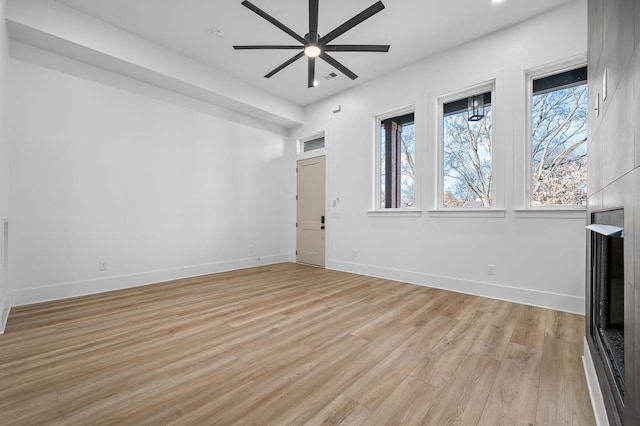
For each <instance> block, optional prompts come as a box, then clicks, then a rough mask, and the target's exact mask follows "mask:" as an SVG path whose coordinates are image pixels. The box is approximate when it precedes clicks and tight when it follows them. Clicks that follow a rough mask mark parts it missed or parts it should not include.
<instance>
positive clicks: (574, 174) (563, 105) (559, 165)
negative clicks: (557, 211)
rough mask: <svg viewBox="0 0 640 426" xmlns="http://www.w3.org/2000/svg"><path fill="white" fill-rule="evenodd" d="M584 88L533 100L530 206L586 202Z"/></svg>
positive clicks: (548, 94)
mask: <svg viewBox="0 0 640 426" xmlns="http://www.w3.org/2000/svg"><path fill="white" fill-rule="evenodd" d="M587 106H588V101H587V85H586V84H583V85H580V86H574V87H570V88H564V89H559V90H555V91H550V92H546V93H542V94H536V95H534V96H533V105H532V144H531V149H532V152H531V153H532V157H531V158H532V163H531V204H532V205H533V206H565V205H584V204H585V203H586V199H587Z"/></svg>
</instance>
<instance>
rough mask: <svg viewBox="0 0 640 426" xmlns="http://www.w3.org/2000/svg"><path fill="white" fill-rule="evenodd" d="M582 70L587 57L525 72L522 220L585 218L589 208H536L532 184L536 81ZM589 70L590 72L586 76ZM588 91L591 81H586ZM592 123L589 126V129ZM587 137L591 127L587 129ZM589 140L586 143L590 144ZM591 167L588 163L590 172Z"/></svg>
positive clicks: (518, 212)
mask: <svg viewBox="0 0 640 426" xmlns="http://www.w3.org/2000/svg"><path fill="white" fill-rule="evenodd" d="M582 67H588V64H587V59H586V58H585V57H584V56H579V57H576V58H572V59H569V60H567V61H562V62H559V63H553V64H547V65H544V66H541V67H536V68H531V69H529V70H526V71H525V73H524V76H525V117H524V120H525V126H524V127H525V135H524V137H525V139H524V140H525V143H524V167H523V170H524V177H523V179H524V185H523V194H522V202H521V204H522V206H523V207H522V208H519V209H516V210H515V213H516V214H517V215H518V216H519V217H558V218H570V217H582V216H584V214H585V212H586V209H587V206H586V205H566V206H561V205H553V206H534V205H533V194H532V188H533V182H532V165H533V161H532V150H533V134H532V133H533V120H532V113H533V96H534V93H533V82H534V80H538V79H541V78H545V77H549V76H552V75H556V74H561V73H564V72H567V71H572V70H575V69H579V68H582ZM588 72H589V70H588V69H587V73H588ZM585 84H586V85H587V90H588V80H585ZM588 108H589V99H588V97H587V109H588ZM588 125H589V124H588V123H587V126H588ZM587 134H588V128H587ZM588 143H589V142H588V140H587V144H588ZM588 167H589V165H588V164H587V169H588Z"/></svg>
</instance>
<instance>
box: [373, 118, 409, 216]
mask: <svg viewBox="0 0 640 426" xmlns="http://www.w3.org/2000/svg"><path fill="white" fill-rule="evenodd" d="M379 123H380V133H379V134H380V140H379V149H380V151H379V154H380V163H379V177H380V180H379V187H380V192H379V197H380V199H379V204H378V206H379V207H380V208H382V209H385V208H387V209H388V208H414V207H415V201H416V200H415V198H416V197H415V176H416V175H415V171H416V164H415V123H414V113H413V112H411V113H408V114H404V115H399V116H395V117H390V118H386V119H383V120H380V121H379Z"/></svg>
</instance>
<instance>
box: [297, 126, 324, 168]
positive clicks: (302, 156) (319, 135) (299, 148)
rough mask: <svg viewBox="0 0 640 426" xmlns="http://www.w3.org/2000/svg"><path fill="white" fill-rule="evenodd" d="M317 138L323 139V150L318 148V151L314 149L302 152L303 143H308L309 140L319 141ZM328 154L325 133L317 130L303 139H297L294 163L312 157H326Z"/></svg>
mask: <svg viewBox="0 0 640 426" xmlns="http://www.w3.org/2000/svg"><path fill="white" fill-rule="evenodd" d="M319 138H323V139H324V147H323V148H318V149H314V150H311V151H307V152H305V151H304V148H303V145H304V143H305V142H308V141H310V140H314V139H319ZM327 152H328V147H327V132H326V130H319V131H317V132H314V133H311V134H309V135H308V136H305V137H303V138H298V139H296V161H299V160H306V159H308V158H314V157H322V156H323V155H325V156H326V155H327Z"/></svg>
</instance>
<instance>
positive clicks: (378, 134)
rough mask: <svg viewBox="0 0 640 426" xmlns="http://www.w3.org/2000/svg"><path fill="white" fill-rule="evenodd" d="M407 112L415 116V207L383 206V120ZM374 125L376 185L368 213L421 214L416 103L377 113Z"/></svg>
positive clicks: (374, 174) (374, 175)
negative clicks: (381, 170)
mask: <svg viewBox="0 0 640 426" xmlns="http://www.w3.org/2000/svg"><path fill="white" fill-rule="evenodd" d="M407 114H413V117H414V121H413V123H414V126H415V129H414V143H415V145H414V148H415V151H414V154H413V155H414V158H413V159H414V162H415V164H416V172H415V176H414V205H413V207H381V205H382V199H381V196H380V195H381V190H382V186H381V182H380V180H381V173H380V169H381V166H382V165H381V161H382V158H381V155H380V144H381V143H382V140H381V138H382V131H381V126H382V122H383V121H385V120H388V119H390V118H393V117H400V116H404V115H407ZM374 126H375V131H374V142H373V151H374V155H373V179H374V185H373V196H372V200H373V208H372V209H371V210H369V212H368V213H383V214H384V213H386V214H392V215H394V214H396V213H397V214H400V215H404V216H412V215H414V214H416V215H420V212H421V210H420V187H421V182H420V171H419V170H420V166H419V163H420V162H419V161H418V151H419V148H418V146H419V144H418V131H417V129H418V119H417V114H416V107H415V104H411V105H407V106H404V107H401V108H397V109H394V110H391V111H387V112H384V113H381V114H377V115H376V116H375V117H374Z"/></svg>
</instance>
